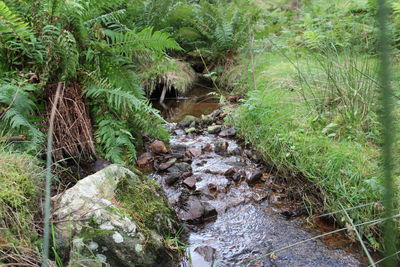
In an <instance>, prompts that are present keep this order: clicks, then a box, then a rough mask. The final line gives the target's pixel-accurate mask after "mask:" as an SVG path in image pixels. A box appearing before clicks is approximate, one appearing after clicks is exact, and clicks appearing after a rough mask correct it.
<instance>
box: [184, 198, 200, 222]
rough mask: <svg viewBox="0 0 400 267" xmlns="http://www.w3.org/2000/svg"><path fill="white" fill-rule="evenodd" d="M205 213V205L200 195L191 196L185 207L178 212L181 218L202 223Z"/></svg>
mask: <svg viewBox="0 0 400 267" xmlns="http://www.w3.org/2000/svg"><path fill="white" fill-rule="evenodd" d="M203 214H204V206H203V205H202V204H201V201H200V199H199V198H198V197H195V196H190V197H189V199H188V200H187V202H186V207H185V209H182V210H180V211H179V212H178V216H179V218H180V219H182V220H184V221H188V222H192V223H201V221H202V217H203Z"/></svg>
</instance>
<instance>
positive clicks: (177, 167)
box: [168, 162, 192, 173]
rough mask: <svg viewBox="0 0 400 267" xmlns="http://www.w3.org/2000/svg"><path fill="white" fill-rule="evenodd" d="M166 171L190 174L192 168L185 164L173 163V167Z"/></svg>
mask: <svg viewBox="0 0 400 267" xmlns="http://www.w3.org/2000/svg"><path fill="white" fill-rule="evenodd" d="M168 171H169V172H170V173H174V172H180V173H183V172H192V167H191V166H190V164H188V163H186V162H179V163H175V165H174V166H172V167H170V168H169V169H168Z"/></svg>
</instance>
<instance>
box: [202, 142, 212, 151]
mask: <svg viewBox="0 0 400 267" xmlns="http://www.w3.org/2000/svg"><path fill="white" fill-rule="evenodd" d="M213 151H214V149H213V147H212V145H211V144H207V145H205V146H204V147H203V152H213Z"/></svg>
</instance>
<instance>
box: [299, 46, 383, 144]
mask: <svg viewBox="0 0 400 267" xmlns="http://www.w3.org/2000/svg"><path fill="white" fill-rule="evenodd" d="M311 57H312V59H311V60H310V62H309V63H308V64H304V63H305V62H304V60H302V61H301V63H302V66H300V65H299V66H297V67H296V68H297V70H298V74H299V80H300V88H301V89H300V94H301V96H302V97H303V100H304V101H305V103H306V104H307V105H308V106H309V107H310V109H311V110H312V112H315V113H316V117H315V118H314V119H313V122H312V124H313V125H314V126H315V127H317V128H319V127H321V126H322V128H323V132H324V133H326V134H327V135H329V136H331V137H335V138H357V137H360V136H359V135H360V131H361V133H363V134H361V138H366V137H368V138H374V139H376V137H378V132H377V131H376V129H377V114H376V113H377V101H376V100H377V93H378V82H377V80H376V74H377V64H376V60H374V59H373V58H372V57H370V56H367V55H361V54H357V53H352V52H350V51H343V52H341V53H338V52H337V50H336V49H330V50H327V51H326V52H324V53H323V54H312V55H311ZM311 57H310V58H311ZM315 62H318V63H317V64H315Z"/></svg>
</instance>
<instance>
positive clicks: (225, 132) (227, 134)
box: [218, 128, 236, 137]
mask: <svg viewBox="0 0 400 267" xmlns="http://www.w3.org/2000/svg"><path fill="white" fill-rule="evenodd" d="M218 135H219V136H221V137H232V136H235V135H236V130H235V129H234V128H229V129H226V130H223V131H221V132H220V133H219V134H218Z"/></svg>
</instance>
